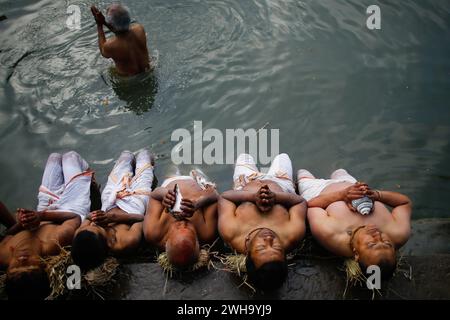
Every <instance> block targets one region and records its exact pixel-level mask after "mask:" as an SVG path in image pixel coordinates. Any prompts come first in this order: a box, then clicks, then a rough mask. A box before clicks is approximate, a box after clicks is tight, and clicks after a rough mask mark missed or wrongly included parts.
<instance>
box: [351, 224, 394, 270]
mask: <svg viewBox="0 0 450 320" xmlns="http://www.w3.org/2000/svg"><path fill="white" fill-rule="evenodd" d="M353 248H354V254H355V258H356V260H357V261H361V262H363V263H364V264H365V265H367V266H369V265H376V264H378V262H379V261H380V260H382V259H387V260H392V261H395V248H394V244H393V242H392V241H391V239H390V238H389V236H388V235H387V234H385V233H382V232H381V231H380V230H378V228H377V227H376V226H374V225H368V226H366V227H364V228H362V229H360V230H358V231H357V233H356V234H355V236H354V239H353Z"/></svg>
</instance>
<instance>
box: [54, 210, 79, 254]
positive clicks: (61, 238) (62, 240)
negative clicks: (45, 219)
mask: <svg viewBox="0 0 450 320" xmlns="http://www.w3.org/2000/svg"><path fill="white" fill-rule="evenodd" d="M80 224H81V218H80V216H79V215H76V216H75V217H73V218H70V219H67V220H65V221H64V222H63V223H62V224H61V225H59V226H58V227H57V228H56V239H57V240H58V243H59V245H60V246H61V247H64V246H67V245H70V244H71V243H72V240H73V237H74V235H75V231H76V230H77V229H78V227H79V226H80Z"/></svg>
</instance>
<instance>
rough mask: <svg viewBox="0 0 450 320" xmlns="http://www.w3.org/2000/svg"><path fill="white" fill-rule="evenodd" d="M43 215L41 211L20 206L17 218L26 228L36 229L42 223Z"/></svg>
mask: <svg viewBox="0 0 450 320" xmlns="http://www.w3.org/2000/svg"><path fill="white" fill-rule="evenodd" d="M41 218H42V215H41V213H40V212H37V211H34V210H28V209H23V208H19V209H17V220H18V222H19V224H20V225H21V226H22V228H24V229H26V230H35V229H37V228H38V227H39V225H40V223H41Z"/></svg>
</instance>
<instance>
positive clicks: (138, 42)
mask: <svg viewBox="0 0 450 320" xmlns="http://www.w3.org/2000/svg"><path fill="white" fill-rule="evenodd" d="M91 11H92V14H93V15H94V19H95V22H96V23H97V32H98V46H99V48H100V53H101V54H102V56H103V57H105V58H111V59H113V60H114V62H115V64H116V68H117V71H118V73H119V74H120V75H123V76H132V75H136V74H139V73H142V72H144V71H147V70H149V69H150V62H149V54H148V49H147V38H146V34H145V30H144V27H143V26H142V25H140V24H137V23H135V24H133V25H131V18H130V11H129V10H128V8H127V7H125V6H123V5H121V4H112V5H110V6H109V7H108V8H107V9H106V18H105V16H104V15H103V14H102V13H101V12H100V11H99V10H98V9H97V8H96V7H95V6H92V7H91ZM103 25H105V26H106V27H108V29H109V30H111V31H112V32H113V33H114V34H115V36H114V37H112V38H109V39H106V36H105V32H104V31H103Z"/></svg>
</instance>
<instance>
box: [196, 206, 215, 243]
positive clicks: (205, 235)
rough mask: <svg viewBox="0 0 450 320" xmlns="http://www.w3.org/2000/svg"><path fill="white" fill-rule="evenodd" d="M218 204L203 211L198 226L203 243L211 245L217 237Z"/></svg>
mask: <svg viewBox="0 0 450 320" xmlns="http://www.w3.org/2000/svg"><path fill="white" fill-rule="evenodd" d="M217 211H218V205H217V203H213V204H210V205H209V206H207V207H205V208H204V209H203V216H202V217H200V219H201V220H202V221H201V223H199V224H197V232H198V235H199V239H200V240H201V241H202V242H206V243H211V242H212V241H214V240H215V239H216V237H217V220H218V219H217V217H218V214H217Z"/></svg>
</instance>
